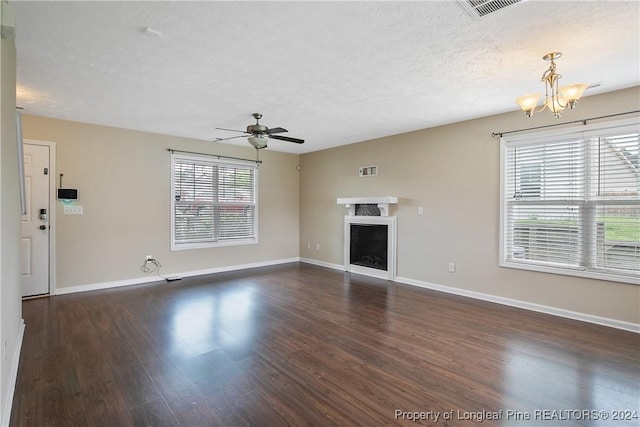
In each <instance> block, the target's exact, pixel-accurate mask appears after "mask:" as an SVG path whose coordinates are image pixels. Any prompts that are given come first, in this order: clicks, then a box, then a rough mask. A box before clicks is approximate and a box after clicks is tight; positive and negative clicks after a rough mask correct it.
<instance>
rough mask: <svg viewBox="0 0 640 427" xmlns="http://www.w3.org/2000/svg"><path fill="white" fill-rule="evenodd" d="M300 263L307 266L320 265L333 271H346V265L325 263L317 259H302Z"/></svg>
mask: <svg viewBox="0 0 640 427" xmlns="http://www.w3.org/2000/svg"><path fill="white" fill-rule="evenodd" d="M300 262H305V263H307V264H313V265H318V266H320V267H327V268H331V269H333V270H340V271H344V265H340V264H332V263H329V262H324V261H318V260H317V259H311V258H300Z"/></svg>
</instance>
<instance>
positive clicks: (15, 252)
mask: <svg viewBox="0 0 640 427" xmlns="http://www.w3.org/2000/svg"><path fill="white" fill-rule="evenodd" d="M6 8H7V5H6V4H4V5H2V9H3V10H6ZM0 82H1V83H2V84H1V85H0V315H1V316H0V349H1V356H0V425H5V424H6V423H8V421H9V415H10V410H11V398H12V397H13V388H12V387H13V385H14V383H13V381H12V380H14V381H15V375H16V374H17V370H18V359H17V357H18V355H19V351H20V345H21V342H20V339H21V333H22V326H23V324H22V320H21V318H22V304H21V301H20V257H19V254H20V216H21V214H20V193H19V190H18V188H19V183H18V145H17V143H16V122H15V117H16V91H15V87H16V48H15V44H14V41H13V40H7V39H3V40H2V41H1V43H0Z"/></svg>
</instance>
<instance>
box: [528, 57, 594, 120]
mask: <svg viewBox="0 0 640 427" xmlns="http://www.w3.org/2000/svg"><path fill="white" fill-rule="evenodd" d="M561 56H562V53H561V52H552V53H547V54H546V55H545V56H543V57H542V59H544V60H545V61H549V62H551V65H549V69H548V70H547V71H545V72H544V74H542V79H541V81H542V82H543V83H544V91H545V95H544V102H543V103H542V105H541V106H540V107H539V108H538V101H539V100H540V97H541V95H540V94H539V93H533V94H530V95H524V96H521V97H520V98H518V99H516V102H517V103H518V105H519V106H520V108H522V110H523V111H524V113H525V114H526V115H527V117H531V116H533V113H538V112H540V111H542V110H544V109H545V108H548V109H549V110H550V111H551V112H552V113H553V116H554V117H555V118H556V119H557V118H560V117H561V116H562V112H563V111H564V109H565V108H569V109H570V110H572V109H573V108H574V107H575V106H576V103H577V102H578V99H580V97H581V96H582V93H583V92H584V91H585V89H586V88H587V87H588V86H589V85H588V84H586V83H576V84H572V85H568V86H562V87H558V81H559V80H560V78H561V77H562V74H558V73H556V62H555V61H556V59H558V58H560V57H561ZM536 108H537V109H536Z"/></svg>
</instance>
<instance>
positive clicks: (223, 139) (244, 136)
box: [213, 135, 247, 142]
mask: <svg viewBox="0 0 640 427" xmlns="http://www.w3.org/2000/svg"><path fill="white" fill-rule="evenodd" d="M246 137H247V135H238V136H230V137H229V138H215V139H214V140H213V142H218V141H226V140H228V139H235V138H246Z"/></svg>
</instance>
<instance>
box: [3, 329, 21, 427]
mask: <svg viewBox="0 0 640 427" xmlns="http://www.w3.org/2000/svg"><path fill="white" fill-rule="evenodd" d="M24 327H25V325H24V320H23V319H20V327H19V328H18V336H17V337H16V347H15V348H14V350H13V357H12V358H11V368H10V369H11V371H10V372H9V382H8V383H7V390H6V398H5V400H4V402H2V419H1V420H0V426H8V425H9V421H11V407H12V405H13V395H14V393H15V391H16V381H17V379H18V367H19V365H20V353H21V352H22V340H23V338H24Z"/></svg>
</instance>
